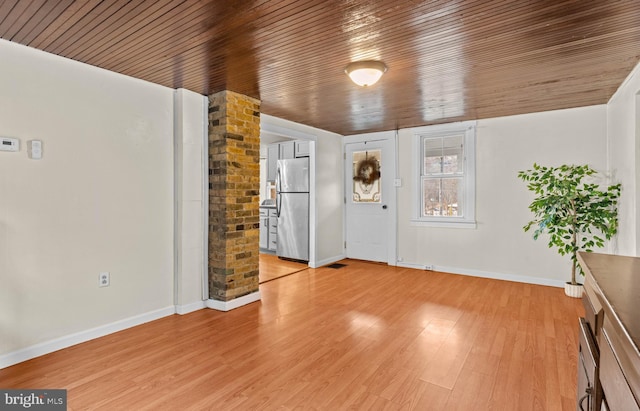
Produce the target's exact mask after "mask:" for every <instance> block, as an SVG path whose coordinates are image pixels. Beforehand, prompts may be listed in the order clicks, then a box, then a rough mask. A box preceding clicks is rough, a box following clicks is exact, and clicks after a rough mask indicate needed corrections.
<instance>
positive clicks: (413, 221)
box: [410, 219, 476, 230]
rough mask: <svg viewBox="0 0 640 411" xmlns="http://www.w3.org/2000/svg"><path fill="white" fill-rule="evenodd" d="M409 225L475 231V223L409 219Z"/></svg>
mask: <svg viewBox="0 0 640 411" xmlns="http://www.w3.org/2000/svg"><path fill="white" fill-rule="evenodd" d="M410 225H412V226H415V227H440V228H467V229H473V230H475V229H476V222H475V221H462V220H457V221H456V220H454V221H443V220H426V219H424V220H423V219H411V221H410Z"/></svg>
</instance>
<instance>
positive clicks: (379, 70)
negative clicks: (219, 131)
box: [344, 60, 387, 87]
mask: <svg viewBox="0 0 640 411" xmlns="http://www.w3.org/2000/svg"><path fill="white" fill-rule="evenodd" d="M385 71H387V66H385V65H384V63H383V62H381V61H374V60H367V61H356V62H353V63H349V65H348V66H347V68H345V69H344V72H345V73H347V75H348V76H349V78H351V81H353V82H354V83H356V84H357V85H359V86H362V87H367V86H372V85H374V84H376V82H377V81H378V80H380V77H382V75H383V74H384V72H385Z"/></svg>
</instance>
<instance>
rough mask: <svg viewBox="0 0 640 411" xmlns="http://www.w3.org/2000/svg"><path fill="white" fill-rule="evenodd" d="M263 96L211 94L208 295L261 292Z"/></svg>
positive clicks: (231, 296)
mask: <svg viewBox="0 0 640 411" xmlns="http://www.w3.org/2000/svg"><path fill="white" fill-rule="evenodd" d="M259 196H260V101H259V100H256V99H253V98H251V97H247V96H244V95H242V94H238V93H234V92H232V91H226V90H225V91H221V92H219V93H216V94H212V95H210V96H209V298H211V299H214V300H219V301H230V300H233V299H235V298H238V297H242V296H244V295H247V294H251V293H254V292H257V291H258V252H259V236H260V232H259V230H260V217H259V214H260V210H259V201H260V200H259Z"/></svg>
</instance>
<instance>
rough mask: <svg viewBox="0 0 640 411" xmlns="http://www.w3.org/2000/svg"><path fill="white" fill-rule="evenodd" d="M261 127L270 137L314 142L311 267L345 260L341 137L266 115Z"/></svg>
mask: <svg viewBox="0 0 640 411" xmlns="http://www.w3.org/2000/svg"><path fill="white" fill-rule="evenodd" d="M260 127H261V129H262V133H264V134H267V135H281V136H287V137H290V138H293V139H305V140H312V141H314V142H315V146H314V150H315V151H314V154H315V155H312V159H313V160H312V163H311V166H312V167H313V168H314V172H315V182H313V181H312V183H311V184H312V186H311V188H312V190H313V191H315V198H316V201H315V204H314V205H312V207H311V211H312V212H314V208H315V221H313V223H314V225H315V234H316V235H315V238H314V239H312V241H311V244H310V246H311V247H313V250H311V255H312V257H313V261H310V262H309V264H310V265H312V266H314V267H317V266H321V265H325V264H329V263H332V262H335V261H338V260H340V259H342V258H344V248H343V242H344V239H343V208H342V207H343V205H344V204H343V198H344V183H343V179H344V177H343V161H342V136H341V135H339V134H335V133H331V132H329V131H325V130H321V129H318V128H314V127H310V126H306V125H304V124H300V123H295V122H293V121H289V120H284V119H281V118H278V117H273V116H269V115H266V114H262V115H261V120H260ZM314 162H315V163H314ZM314 183H315V186H314Z"/></svg>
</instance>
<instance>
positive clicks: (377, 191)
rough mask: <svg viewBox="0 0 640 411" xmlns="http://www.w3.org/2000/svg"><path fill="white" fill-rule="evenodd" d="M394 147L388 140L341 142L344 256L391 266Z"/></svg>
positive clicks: (393, 207)
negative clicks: (343, 177)
mask: <svg viewBox="0 0 640 411" xmlns="http://www.w3.org/2000/svg"><path fill="white" fill-rule="evenodd" d="M394 147H395V145H394V142H393V140H390V139H387V140H375V141H366V142H358V143H347V144H345V153H346V159H345V161H346V164H345V178H346V180H345V188H346V239H347V241H346V254H347V257H348V258H356V259H359V260H367V261H379V262H384V263H389V264H392V265H395V258H396V256H395V214H396V209H395V207H396V195H395V188H394V187H393V182H394V179H395V154H394V152H393V150H394ZM354 177H355V178H354Z"/></svg>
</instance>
